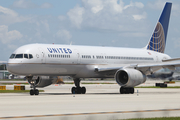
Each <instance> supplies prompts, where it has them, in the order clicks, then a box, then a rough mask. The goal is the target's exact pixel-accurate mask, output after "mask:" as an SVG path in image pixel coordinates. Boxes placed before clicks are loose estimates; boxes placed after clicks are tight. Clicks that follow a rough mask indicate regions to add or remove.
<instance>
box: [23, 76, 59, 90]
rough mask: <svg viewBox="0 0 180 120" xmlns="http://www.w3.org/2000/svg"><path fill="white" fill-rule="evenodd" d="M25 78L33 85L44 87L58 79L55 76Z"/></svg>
mask: <svg viewBox="0 0 180 120" xmlns="http://www.w3.org/2000/svg"><path fill="white" fill-rule="evenodd" d="M27 79H28V82H29V84H30V85H32V86H35V87H46V86H49V85H51V84H55V83H57V81H58V77H57V76H30V77H27Z"/></svg>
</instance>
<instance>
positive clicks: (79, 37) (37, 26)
mask: <svg viewBox="0 0 180 120" xmlns="http://www.w3.org/2000/svg"><path fill="white" fill-rule="evenodd" d="M165 2H166V1H165V0H8V1H7V0H0V48H1V49H0V54H1V56H0V61H8V58H9V56H10V55H11V54H12V52H13V51H15V50H16V49H17V48H18V47H20V46H22V45H25V44H31V43H46V44H53V43H54V44H72V45H88V46H110V47H132V48H143V47H145V46H146V45H147V43H148V41H149V40H150V38H151V35H152V33H153V31H154V28H155V26H156V24H157V21H158V19H159V16H160V14H161V12H162V10H163V7H164V5H165ZM168 2H172V11H171V18H170V23H169V30H168V35H167V41H166V49H165V53H166V54H168V55H170V56H171V57H172V58H176V57H180V1H179V0H171V1H168Z"/></svg>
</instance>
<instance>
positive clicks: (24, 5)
mask: <svg viewBox="0 0 180 120" xmlns="http://www.w3.org/2000/svg"><path fill="white" fill-rule="evenodd" d="M52 7H53V5H52V4H50V3H47V2H45V3H43V4H42V5H37V4H35V3H33V2H32V1H31V0H16V1H14V3H13V4H12V8H20V9H33V8H44V9H47V8H52Z"/></svg>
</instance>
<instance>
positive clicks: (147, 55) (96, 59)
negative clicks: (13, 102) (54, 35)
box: [7, 44, 170, 78]
mask: <svg viewBox="0 0 180 120" xmlns="http://www.w3.org/2000/svg"><path fill="white" fill-rule="evenodd" d="M13 54H14V55H15V57H12V58H10V59H9V61H8V67H7V68H8V71H9V72H11V73H13V74H18V75H25V76H33V75H47V76H49V75H50V76H72V77H75V78H93V77H94V78H104V77H114V75H113V74H98V73H96V72H94V70H95V68H98V67H115V66H122V67H125V66H127V65H131V64H140V63H141V64H142V63H154V62H162V60H163V59H169V58H170V57H169V56H168V55H166V54H162V53H158V52H154V51H151V50H146V49H135V48H117V47H94V46H75V45H55V44H29V45H25V46H22V47H19V48H18V49H17V50H16V51H14V52H13ZM30 54H31V55H32V58H30ZM16 55H17V56H20V57H16ZM22 55H23V57H22ZM27 55H28V57H24V56H27Z"/></svg>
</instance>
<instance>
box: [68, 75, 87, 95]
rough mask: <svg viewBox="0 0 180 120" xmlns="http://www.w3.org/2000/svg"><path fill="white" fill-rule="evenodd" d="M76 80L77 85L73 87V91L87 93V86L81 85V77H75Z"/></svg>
mask: <svg viewBox="0 0 180 120" xmlns="http://www.w3.org/2000/svg"><path fill="white" fill-rule="evenodd" d="M73 80H74V84H75V86H76V87H72V89H71V92H72V94H85V93H86V88H85V87H80V81H81V80H80V79H79V78H76V79H73Z"/></svg>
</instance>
